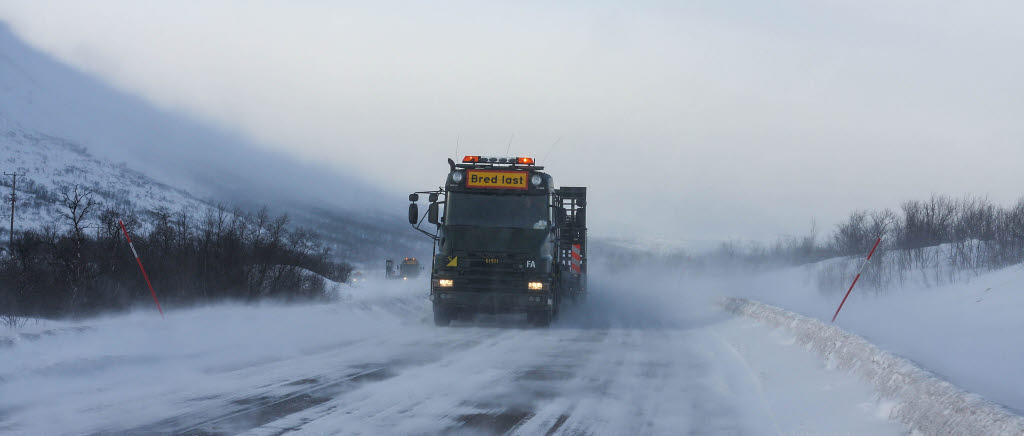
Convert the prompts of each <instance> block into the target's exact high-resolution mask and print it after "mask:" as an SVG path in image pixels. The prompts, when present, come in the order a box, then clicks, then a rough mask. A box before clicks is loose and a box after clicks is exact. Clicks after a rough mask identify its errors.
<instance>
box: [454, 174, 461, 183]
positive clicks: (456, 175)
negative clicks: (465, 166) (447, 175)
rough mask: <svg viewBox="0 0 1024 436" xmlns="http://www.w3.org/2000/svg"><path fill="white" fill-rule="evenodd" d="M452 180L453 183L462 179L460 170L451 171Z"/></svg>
mask: <svg viewBox="0 0 1024 436" xmlns="http://www.w3.org/2000/svg"><path fill="white" fill-rule="evenodd" d="M452 181H453V182H455V183H459V182H461V181H462V171H456V172H454V173H452Z"/></svg>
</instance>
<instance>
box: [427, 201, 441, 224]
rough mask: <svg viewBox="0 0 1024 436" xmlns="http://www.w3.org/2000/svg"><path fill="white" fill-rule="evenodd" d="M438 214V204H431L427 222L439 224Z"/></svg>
mask: <svg viewBox="0 0 1024 436" xmlns="http://www.w3.org/2000/svg"><path fill="white" fill-rule="evenodd" d="M438 213H439V212H438V207H437V203H430V208H429V209H427V221H429V222H430V224H437V215H438Z"/></svg>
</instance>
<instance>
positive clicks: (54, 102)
mask: <svg viewBox="0 0 1024 436" xmlns="http://www.w3.org/2000/svg"><path fill="white" fill-rule="evenodd" d="M0 170H2V171H3V172H12V171H18V172H25V173H26V177H25V178H24V179H21V180H19V186H18V188H19V191H21V189H22V188H26V189H29V191H26V192H19V195H20V197H19V201H20V204H19V211H18V212H17V216H16V218H17V219H16V223H15V224H16V227H18V228H29V227H38V226H41V225H44V224H46V223H48V222H49V221H52V219H53V217H54V216H55V215H54V214H55V211H54V210H52V208H49V207H44V206H45V205H46V204H53V203H54V202H55V198H57V197H59V189H60V187H61V186H64V185H68V184H78V185H82V186H87V187H89V188H90V189H93V190H94V191H96V195H97V199H100V200H102V201H104V202H105V203H106V202H117V203H121V202H123V201H122V200H127V201H131V202H132V203H133V205H134V206H135V207H136V209H137V210H139V211H142V210H147V209H152V208H153V207H156V206H159V205H165V206H167V207H168V208H169V209H171V210H176V209H178V208H182V207H189V208H194V207H198V208H201V207H203V206H202V203H203V200H209V202H216V203H224V204H226V205H228V206H229V207H234V206H239V207H241V208H243V209H245V210H250V211H251V210H255V209H259V208H261V207H268V208H270V211H271V213H273V214H288V215H289V217H290V218H291V222H292V224H293V225H301V226H306V227H311V228H313V229H315V230H317V231H318V232H319V233H320V234H321V235H322V236H323V238H324V240H325V242H326V244H327V245H328V246H330V247H331V249H332V251H333V252H334V253H336V254H337V255H338V258H339V259H341V260H345V261H349V262H355V263H369V264H372V265H374V266H377V264H378V263H379V264H383V259H385V258H388V257H391V258H395V257H404V256H419V257H423V256H425V255H426V254H429V250H430V247H429V244H426V241H427V240H426V239H425V238H422V237H421V236H420V235H418V234H417V233H415V232H414V231H413V230H412V229H409V228H408V225H407V224H405V223H404V219H403V217H404V212H405V211H404V208H405V206H406V204H407V203H406V201H405V196H404V195H400V194H394V193H389V192H384V191H382V190H381V189H380V188H379V187H377V186H373V185H371V184H367V183H364V182H363V181H361V180H358V179H357V178H355V177H354V176H352V175H350V174H348V172H347V171H344V170H340V169H336V168H325V167H321V166H317V165H315V164H311V163H299V162H296V161H294V160H292V159H290V158H288V157H287V156H283V155H281V154H279V153H274V152H271V151H268V149H267V148H266V146H265V145H264V144H259V143H258V142H256V141H252V140H249V139H247V138H245V137H244V136H242V135H239V134H237V133H236V132H232V131H230V130H229V129H226V128H223V127H221V126H212V125H208V124H205V123H203V122H202V121H200V120H195V119H193V118H190V117H188V116H187V114H182V113H180V112H177V111H175V110H173V108H162V107H155V106H153V105H152V104H151V103H149V102H147V101H145V100H143V99H141V98H138V97H136V96H133V95H129V94H127V93H124V92H122V91H120V90H117V89H115V88H113V87H111V86H110V85H109V84H106V83H104V82H102V81H101V80H99V79H97V78H95V77H92V76H90V75H88V74H85V73H83V72H80V71H77V70H74V69H72V68H69V67H68V66H66V65H64V64H61V63H60V62H58V61H56V60H55V59H53V58H52V57H50V56H48V55H46V54H45V53H41V52H39V51H37V50H35V49H34V48H32V47H30V46H28V45H26V44H25V43H24V42H22V41H21V40H19V39H18V38H17V37H16V36H15V35H14V34H13V33H12V32H11V31H10V29H9V28H8V27H7V26H6V25H5V24H4V23H2V22H0ZM22 181H24V183H23V182H22ZM2 183H7V184H6V185H3V186H0V191H2V190H3V187H6V188H7V189H8V190H9V188H10V184H9V183H10V179H7V180H6V181H3V182H2ZM44 189H45V190H44ZM2 194H4V195H5V196H6V195H9V191H8V192H2ZM22 206H24V207H22ZM2 209H3V208H0V214H2V215H0V216H3V217H4V218H8V217H9V211H3V210H2ZM4 233H5V234H6V231H4Z"/></svg>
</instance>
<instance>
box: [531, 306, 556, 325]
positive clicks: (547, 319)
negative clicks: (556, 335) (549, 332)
mask: <svg viewBox="0 0 1024 436" xmlns="http://www.w3.org/2000/svg"><path fill="white" fill-rule="evenodd" d="M532 315H533V316H531V317H528V318H530V319H529V321H530V322H531V323H532V324H533V325H535V326H537V327H548V326H550V325H551V318H552V317H553V315H554V314H553V313H552V312H551V309H548V310H542V311H538V312H534V313H533V314H532Z"/></svg>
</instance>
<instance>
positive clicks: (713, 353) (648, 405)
mask: <svg viewBox="0 0 1024 436" xmlns="http://www.w3.org/2000/svg"><path fill="white" fill-rule="evenodd" d="M637 292H638V291H637V290H635V289H623V290H621V291H619V292H617V293H615V292H612V290H611V289H609V290H607V291H601V292H600V293H599V292H596V291H595V292H594V294H593V297H592V298H591V299H590V301H588V303H587V304H586V305H584V306H582V307H578V308H575V309H568V310H566V313H564V314H563V317H562V319H561V320H559V322H558V323H556V324H555V325H554V326H553V327H552V328H551V329H535V328H530V327H528V326H526V325H525V322H524V320H521V319H519V318H517V317H484V318H483V319H480V320H477V321H476V322H473V323H461V324H458V325H455V326H454V327H450V328H437V327H434V326H433V325H432V324H431V322H430V316H429V315H430V311H429V302H428V301H427V300H426V295H425V294H424V293H423V292H420V291H418V290H416V289H412V288H406V287H401V286H398V285H394V284H378V285H371V286H365V287H363V288H360V289H353V290H350V291H346V294H348V295H347V298H345V299H344V301H342V302H339V303H331V304H327V305H306V306H288V307H282V306H269V305H267V306H257V307H252V306H250V307H243V306H214V307H207V308H202V309H193V310H186V311H170V312H169V313H168V315H167V319H166V320H163V321H162V320H160V318H159V316H156V315H155V314H154V313H150V312H149V311H142V310H140V311H138V312H136V313H134V314H131V315H123V316H118V317H114V318H105V319H100V320H95V321H92V322H86V323H85V324H86V325H88V327H89V328H88V329H70V328H68V327H69V326H70V325H69V324H59V323H48V324H41V325H40V324H36V325H33V324H30V325H29V326H27V327H25V328H23V329H22V330H21V331H19V332H11V331H7V332H4V331H3V330H0V332H4V333H3V334H5V335H6V336H4V337H5V338H6V339H7V340H6V342H0V356H2V359H0V433H5V434H6V433H10V434H111V433H114V434H124V433H128V434H153V433H157V434H168V433H169V434H176V433H181V434H240V433H241V434H253V435H277V434H284V433H300V434H302V433H304V434H315V435H320V434H366V435H376V434H436V433H456V434H504V433H511V434H528V435H543V434H549V435H550V434H568V435H577V434H611V435H621V434H673V435H676V434H830V435H838V434H873V435H884V434H905V433H906V429H905V428H904V427H902V426H901V425H899V424H897V423H894V422H892V421H889V420H888V419H887V415H888V410H887V409H886V407H885V405H884V404H880V403H879V402H877V401H876V400H875V398H874V395H873V394H872V392H871V391H870V390H869V389H868V388H867V387H865V386H863V385H862V384H860V383H859V382H858V381H857V380H855V379H854V378H853V376H851V375H848V374H845V373H841V372H836V371H830V370H828V369H827V368H825V366H824V364H823V363H822V362H821V360H820V358H818V357H817V356H816V355H814V354H812V353H811V352H809V351H807V350H805V349H803V348H801V347H799V346H796V345H793V343H792V340H791V339H790V338H788V337H787V336H786V335H784V334H782V333H781V332H775V331H772V330H769V329H766V328H765V327H762V326H759V325H755V324H753V323H752V322H751V321H747V320H743V319H736V318H733V317H732V316H730V315H727V314H725V313H723V312H722V311H721V310H720V309H718V308H716V307H715V306H714V305H713V304H711V300H712V299H711V298H696V297H688V298H683V297H681V296H679V295H678V294H670V295H674V296H673V297H672V298H660V297H657V296H658V295H659V294H656V293H651V294H650V295H647V296H643V295H637ZM627 297H629V298H627ZM33 329H35V330H36V331H39V332H43V333H42V334H38V335H37V334H33V333H32V331H33Z"/></svg>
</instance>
